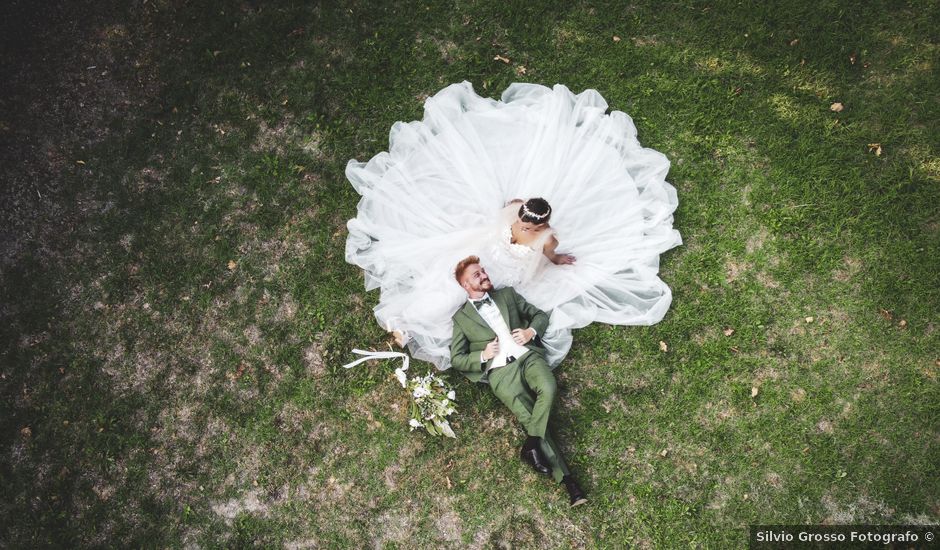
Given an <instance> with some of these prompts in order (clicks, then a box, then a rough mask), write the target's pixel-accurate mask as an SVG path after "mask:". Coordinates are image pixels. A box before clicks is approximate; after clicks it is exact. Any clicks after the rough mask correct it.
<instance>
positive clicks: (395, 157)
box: [346, 82, 682, 369]
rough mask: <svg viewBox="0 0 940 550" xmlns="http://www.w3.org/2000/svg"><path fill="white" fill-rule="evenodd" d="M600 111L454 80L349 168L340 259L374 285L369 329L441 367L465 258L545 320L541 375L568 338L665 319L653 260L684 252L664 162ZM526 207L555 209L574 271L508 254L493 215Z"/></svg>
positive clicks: (587, 98)
mask: <svg viewBox="0 0 940 550" xmlns="http://www.w3.org/2000/svg"><path fill="white" fill-rule="evenodd" d="M606 110H607V103H606V102H605V101H604V98H603V97H601V96H600V94H599V93H597V92H596V91H595V90H586V91H584V92H582V93H580V94H573V93H572V92H571V91H569V90H568V89H567V88H566V87H564V86H562V85H555V86H554V88H551V89H550V88H547V87H544V86H540V85H535V84H522V83H516V84H512V85H510V86H509V87H508V88H507V89H506V91H505V92H503V95H502V98H501V100H500V101H496V100H493V99H489V98H483V97H480V96H478V95H477V94H476V93H475V92H474V91H473V88H472V86H471V85H470V83H468V82H463V83H460V84H453V85H451V86H448V87H447V88H444V89H443V90H441V91H440V92H438V93H437V94H435V95H434V96H433V97H431V98H428V99H427V101H426V102H425V106H424V118H423V120H421V121H413V122H397V123H395V125H394V126H393V127H392V129H391V133H390V136H389V150H388V152H382V153H379V154H378V155H376V156H375V157H373V158H372V159H371V160H369V161H368V162H366V163H362V162H357V161H355V160H351V161H350V162H349V164H348V166H347V168H346V175H347V177H348V178H349V181H350V182H351V183H352V185H353V187H355V189H356V191H357V192H358V193H359V194H360V195H361V196H362V198H361V200H360V201H359V204H358V213H357V215H356V217H355V218H353V219H351V220H349V222H348V224H347V227H348V229H349V237H348V238H347V241H346V260H347V261H348V262H350V263H353V264H355V265H358V266H359V267H361V268H362V269H363V271H364V272H365V284H366V289H367V290H371V289H375V288H378V289H380V296H379V303H378V305H377V306H376V307H375V315H376V318H377V320H378V321H379V324H380V325H382V326H383V327H384V328H387V329H388V328H392V329H398V330H402V331H404V332H406V333H408V334H409V335H410V336H411V338H412V341H411V343H410V344H409V351H410V352H411V353H412V355H413V356H414V357H415V358H417V359H422V360H426V361H430V362H432V363H434V364H435V365H436V366H437V367H438V368H441V369H445V368H447V367H449V366H450V352H449V344H450V337H451V330H452V325H451V316H452V315H453V313H454V312H455V311H456V310H457V308H458V307H459V306H460V305H461V303H462V302H463V301H464V300H466V294H465V293H464V291H463V289H462V288H460V286H459V285H458V284H457V282H456V281H455V279H454V277H453V268H454V266H455V265H456V263H457V262H458V261H459V260H460V259H461V258H464V257H466V256H468V255H470V254H475V255H477V256H480V257H481V260H482V263H483V265H484V267H485V268H487V270H488V271H489V272H490V276H491V278H492V279H493V282H494V283H495V284H496V285H497V286H503V285H512V286H514V287H515V288H516V290H517V291H519V293H520V294H521V295H522V296H523V297H525V298H526V300H528V301H529V302H531V303H532V304H534V305H535V306H537V307H539V308H541V309H543V310H545V311H546V312H550V315H551V317H550V319H551V321H550V325H549V329H548V331H547V332H546V334H544V335H541V336H542V340H543V342H544V344H545V346H546V348H547V350H548V354H547V355H548V360H549V363H550V364H552V365H556V364H557V363H558V362H559V361H560V360H561V359H562V358H563V357H564V355H565V354H566V353H567V351H568V349H569V348H570V346H571V329H574V328H580V327H583V326H585V325H588V324H590V323H592V322H594V321H600V322H603V323H610V324H617V325H650V324H654V323H657V322H659V321H660V320H661V319H662V318H663V316H664V315H665V314H666V311H667V310H668V309H669V305H670V303H671V301H672V294H671V292H670V290H669V287H668V286H667V285H666V284H665V283H664V282H663V281H662V280H661V279H660V278H659V277H658V271H659V255H660V254H661V253H663V252H665V251H666V250H669V249H670V248H673V247H675V246H677V245H679V244H681V243H682V239H681V237H680V235H679V232H678V231H676V230H675V229H673V227H672V223H673V217H672V214H673V211H674V210H675V208H676V206H677V205H678V199H677V197H676V191H675V188H673V186H672V185H670V184H669V183H667V182H666V181H665V178H666V174H667V172H668V171H669V161H668V160H667V159H666V157H665V156H664V155H663V154H661V153H659V152H657V151H654V150H652V149H647V148H644V147H642V146H641V145H640V143H639V142H638V141H637V138H636V127H635V126H634V125H633V121H632V119H631V118H630V117H629V116H627V115H626V114H625V113H622V112H620V111H613V112H611V113H609V114H606ZM531 197H542V198H544V199H546V200H547V201H548V202H549V203H550V204H551V205H552V217H551V226H552V228H553V229H554V231H555V233H556V235H557V238H558V241H559V243H560V244H559V246H558V252H564V253H569V254H572V255H574V256H575V257H576V258H577V262H576V263H575V264H574V265H554V264H552V263H551V262H548V261H547V260H546V259H545V258H544V256H543V255H542V254H541V253H540V252H539V251H533V252H535V253H534V254H530V255H526V254H521V255H519V254H517V255H516V256H513V255H507V254H505V247H506V246H508V244H509V243H508V242H503V241H505V240H506V238H505V226H506V224H507V223H508V222H507V220H506V218H505V217H504V216H503V215H501V212H502V211H503V207H504V206H505V204H506V203H507V202H508V201H510V200H512V199H516V198H519V199H528V198H531ZM517 264H518V265H517Z"/></svg>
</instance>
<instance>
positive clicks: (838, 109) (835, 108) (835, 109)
mask: <svg viewBox="0 0 940 550" xmlns="http://www.w3.org/2000/svg"><path fill="white" fill-rule="evenodd" d="M842 109H845V105H842V104H841V103H838V102H837V103H833V104H832V105H830V106H829V110H830V111H832V112H834V113H841V112H842Z"/></svg>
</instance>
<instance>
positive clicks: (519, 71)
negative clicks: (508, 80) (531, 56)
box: [516, 65, 526, 75]
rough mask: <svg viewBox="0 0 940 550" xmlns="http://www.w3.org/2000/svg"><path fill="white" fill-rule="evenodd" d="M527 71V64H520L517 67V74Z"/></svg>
mask: <svg viewBox="0 0 940 550" xmlns="http://www.w3.org/2000/svg"><path fill="white" fill-rule="evenodd" d="M525 73H526V68H525V65H519V66H518V67H516V74H518V75H524V74H525Z"/></svg>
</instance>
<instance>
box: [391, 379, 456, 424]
mask: <svg viewBox="0 0 940 550" xmlns="http://www.w3.org/2000/svg"><path fill="white" fill-rule="evenodd" d="M407 368H408V367H407V365H406V366H404V367H403V368H397V369H395V378H397V379H398V382H399V383H400V384H401V387H403V388H405V389H407V390H408V393H409V394H410V395H411V420H409V421H408V425H409V426H411V430H412V431H414V429H415V428H422V427H423V428H424V429H426V430H427V431H428V433H430V434H431V435H446V436H447V437H454V438H456V437H457V436H456V435H455V434H454V430H452V429H451V427H450V422H448V421H447V417H448V416H450V415H451V414H453V413H454V412H455V411H456V410H457V409H455V408H454V399H455V397H456V394H455V393H454V390H452V389H450V387H448V385H447V383H446V382H444V380H443V379H441V378H440V377H439V376H437V375H435V374H434V373H431V372H429V373H427V374H426V375H425V376H413V377H412V378H411V380H408V376H407V375H406V374H405V369H407Z"/></svg>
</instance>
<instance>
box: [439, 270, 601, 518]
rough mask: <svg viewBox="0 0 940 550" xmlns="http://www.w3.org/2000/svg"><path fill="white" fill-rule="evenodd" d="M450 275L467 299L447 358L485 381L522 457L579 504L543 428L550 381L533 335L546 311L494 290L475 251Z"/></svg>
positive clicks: (580, 496) (580, 497) (578, 493)
mask: <svg viewBox="0 0 940 550" xmlns="http://www.w3.org/2000/svg"><path fill="white" fill-rule="evenodd" d="M454 277H455V278H456V279H457V282H458V283H459V284H460V286H461V287H463V289H464V290H466V291H467V296H468V298H469V300H468V301H467V303H466V304H464V305H463V306H462V307H461V308H460V309H458V310H457V313H455V314H454V317H453V321H454V334H453V338H452V340H451V344H450V359H451V363H452V364H453V366H454V368H455V369H457V370H459V371H460V372H462V373H463V374H464V376H466V377H467V378H469V379H470V380H471V381H473V382H483V383H489V385H490V388H492V390H493V393H494V394H495V395H496V397H497V398H499V400H500V401H502V402H503V403H504V404H505V405H506V406H507V407H509V409H510V410H511V411H512V412H513V414H515V415H516V418H517V419H519V421H520V422H521V423H522V425H523V426H524V427H525V429H526V433H527V434H528V437H527V438H526V440H525V443H523V445H522V449H521V450H520V453H519V454H520V457H521V458H522V460H523V461H525V462H527V463H528V464H529V465H530V466H532V468H534V469H535V470H536V471H537V472H540V473H543V474H551V475H552V476H553V477H554V478H555V481H558V482H561V483H563V484H564V485H565V488H566V489H567V490H568V495H569V497H570V501H571V505H572V506H577V505H579V504H584V503H585V502H587V498H586V497H585V495H584V491H582V490H581V488H580V487H579V486H578V484H577V482H575V480H574V478H573V477H571V473H570V472H569V471H568V466H567V465H565V461H564V459H563V458H562V457H561V452H560V449H559V448H558V445H557V444H556V443H555V441H554V440H553V439H552V437H551V435H549V433H548V424H549V417H550V416H551V413H552V402H553V401H554V400H555V390H556V384H555V376H554V375H553V374H552V371H551V369H550V368H549V366H548V363H546V362H545V358H544V354H545V348H543V347H542V345H541V342H540V340H539V337H538V336H539V334H544V333H545V329H546V328H548V315H546V313H545V312H544V311H542V310H540V309H538V308H537V307H535V306H533V305H532V304H530V303H528V302H526V301H525V299H523V298H522V296H519V294H517V293H516V291H515V290H513V288H512V287H506V288H501V289H498V290H494V289H493V284H492V283H491V282H490V278H489V276H487V274H486V270H484V269H483V266H481V265H480V259H479V258H478V257H476V256H469V257H467V258H464V259H463V260H461V261H460V263H458V264H457V267H456V268H455V269H454Z"/></svg>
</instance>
